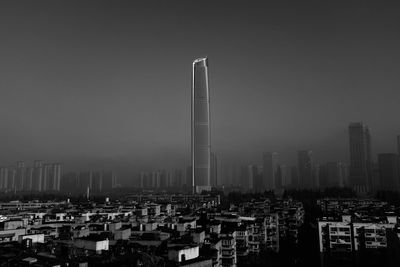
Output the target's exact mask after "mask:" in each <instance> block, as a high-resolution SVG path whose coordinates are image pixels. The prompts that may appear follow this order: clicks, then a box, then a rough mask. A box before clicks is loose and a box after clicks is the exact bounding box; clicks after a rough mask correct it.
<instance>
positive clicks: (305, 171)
mask: <svg viewBox="0 0 400 267" xmlns="http://www.w3.org/2000/svg"><path fill="white" fill-rule="evenodd" d="M297 156H298V172H299V186H300V188H303V189H313V188H315V187H316V184H315V173H314V162H313V154H312V151H310V150H302V151H299V152H298V154H297Z"/></svg>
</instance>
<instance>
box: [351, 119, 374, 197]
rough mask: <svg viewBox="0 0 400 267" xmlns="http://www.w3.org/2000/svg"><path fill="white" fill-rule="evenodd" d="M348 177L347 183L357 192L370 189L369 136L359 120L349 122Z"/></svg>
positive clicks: (366, 128)
mask: <svg viewBox="0 0 400 267" xmlns="http://www.w3.org/2000/svg"><path fill="white" fill-rule="evenodd" d="M349 137H350V142H349V144H350V177H349V183H350V184H349V185H350V186H351V187H353V188H354V189H355V190H356V191H357V192H361V193H362V192H368V191H371V190H372V159H371V136H370V131H369V128H368V127H367V126H366V125H364V124H363V123H361V122H355V123H350V125H349Z"/></svg>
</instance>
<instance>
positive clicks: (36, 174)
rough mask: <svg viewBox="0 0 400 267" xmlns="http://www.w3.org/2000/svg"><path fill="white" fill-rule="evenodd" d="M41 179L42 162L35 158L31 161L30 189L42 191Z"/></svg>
mask: <svg viewBox="0 0 400 267" xmlns="http://www.w3.org/2000/svg"><path fill="white" fill-rule="evenodd" d="M42 179H43V162H42V161H41V160H35V161H34V162H33V174H32V191H37V192H40V191H42V184H43V182H42Z"/></svg>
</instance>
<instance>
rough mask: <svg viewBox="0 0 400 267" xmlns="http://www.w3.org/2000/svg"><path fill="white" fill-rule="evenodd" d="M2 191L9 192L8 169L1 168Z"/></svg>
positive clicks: (0, 187) (0, 181)
mask: <svg viewBox="0 0 400 267" xmlns="http://www.w3.org/2000/svg"><path fill="white" fill-rule="evenodd" d="M0 189H1V190H2V191H7V189H8V168H6V167H1V168H0Z"/></svg>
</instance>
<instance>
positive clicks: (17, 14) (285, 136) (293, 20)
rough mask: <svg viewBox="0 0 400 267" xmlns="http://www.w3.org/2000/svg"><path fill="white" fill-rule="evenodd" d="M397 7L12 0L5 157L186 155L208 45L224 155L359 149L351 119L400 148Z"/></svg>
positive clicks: (153, 160)
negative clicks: (352, 144) (195, 83)
mask: <svg viewBox="0 0 400 267" xmlns="http://www.w3.org/2000/svg"><path fill="white" fill-rule="evenodd" d="M399 14H400V6H399V5H395V4H390V2H386V1H385V3H383V1H373V2H372V1H371V2H368V1H360V2H354V1H330V2H328V1H275V2H274V1H260V2H257V1H241V2H237V1H158V2H155V1H154V2H152V1H1V2H0V38H1V39H0V77H1V78H0V92H1V95H0V121H1V125H2V126H1V131H0V141H1V145H0V147H1V153H0V162H1V164H3V165H6V164H11V163H13V162H14V161H16V160H19V159H21V160H25V161H28V162H29V161H31V160H33V159H43V160H46V161H62V162H63V163H64V165H65V166H66V168H67V169H68V168H70V169H73V168H86V167H90V166H102V165H104V166H110V167H112V168H116V169H118V168H121V169H130V170H137V169H140V168H144V167H146V166H147V167H149V166H154V167H155V168H158V167H169V166H174V165H175V164H178V163H179V164H178V165H179V166H181V165H184V164H186V163H188V162H189V155H190V153H189V152H190V151H189V149H190V71H191V61H192V60H193V59H195V58H196V57H202V56H208V57H209V62H210V68H209V70H210V86H211V97H212V99H211V112H212V145H213V150H215V151H217V152H218V153H219V154H220V155H221V157H222V158H226V159H228V158H233V159H237V160H240V161H243V162H252V161H260V160H261V153H262V151H271V150H274V151H277V152H278V153H279V156H280V159H281V161H282V162H283V163H288V164H292V163H294V162H295V157H296V151H297V150H300V149H311V150H313V151H314V155H315V157H316V158H317V160H318V161H320V162H324V161H327V160H341V159H344V160H347V158H348V147H347V144H348V140H347V139H348V137H347V126H348V123H349V122H350V121H364V122H365V123H366V124H368V125H369V126H370V127H371V134H372V138H373V139H372V141H373V150H374V152H392V151H394V149H395V135H397V134H400V124H399V114H400V105H399V103H400V88H399V85H400V75H399V71H400V64H399V62H400V49H399V47H400V15H399Z"/></svg>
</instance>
